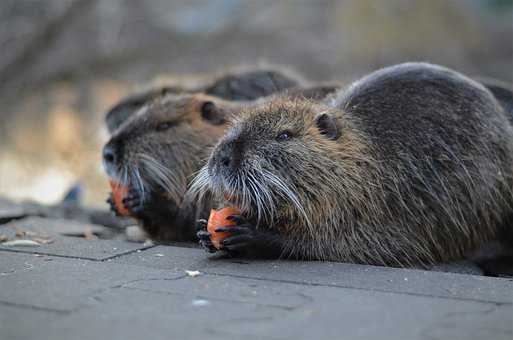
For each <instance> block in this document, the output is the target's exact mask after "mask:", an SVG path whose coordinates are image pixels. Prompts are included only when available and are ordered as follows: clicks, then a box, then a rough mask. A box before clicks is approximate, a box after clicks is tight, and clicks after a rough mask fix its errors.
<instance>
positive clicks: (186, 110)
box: [106, 79, 335, 242]
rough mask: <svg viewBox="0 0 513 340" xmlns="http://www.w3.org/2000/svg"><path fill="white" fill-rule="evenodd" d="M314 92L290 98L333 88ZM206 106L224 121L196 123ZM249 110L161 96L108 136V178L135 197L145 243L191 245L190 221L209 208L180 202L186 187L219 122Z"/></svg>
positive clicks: (205, 98)
mask: <svg viewBox="0 0 513 340" xmlns="http://www.w3.org/2000/svg"><path fill="white" fill-rule="evenodd" d="M245 81H246V82H247V81H248V79H245ZM316 89H317V87H308V88H305V89H304V91H305V94H304V95H303V90H302V89H301V90H300V89H295V90H294V91H293V93H291V94H290V96H292V95H293V96H295V97H303V96H306V97H310V96H311V97H316V98H317V97H318V98H321V97H323V96H324V94H328V93H332V92H334V90H335V87H330V88H328V87H327V86H324V85H322V86H319V87H318V91H316ZM232 90H233V89H232ZM282 95H284V96H285V95H286V96H288V95H289V94H288V92H284V93H283V94H282ZM207 102H211V103H214V104H215V106H216V108H217V109H218V110H219V111H220V112H222V114H223V115H225V116H226V117H224V118H223V121H220V122H216V124H213V123H212V122H209V121H208V120H205V119H204V118H203V117H202V115H201V106H202V105H203V104H205V103H207ZM254 104H255V103H254V102H243V101H239V102H234V101H226V100H223V99H220V98H217V97H213V96H210V95H206V94H201V93H197V94H189V93H182V94H167V95H164V96H162V97H161V98H157V99H153V100H152V101H151V102H150V103H149V104H147V105H145V106H143V108H141V109H139V111H138V112H137V113H135V114H133V115H132V116H130V117H129V118H128V119H127V120H126V122H124V123H122V124H121V125H120V126H119V127H118V128H117V130H116V131H115V132H114V133H113V135H112V137H111V139H110V141H109V142H108V144H107V146H109V147H110V146H112V147H115V148H116V149H117V150H119V153H120V154H121V156H122V158H121V159H120V160H119V161H118V162H117V163H118V166H117V167H118V169H114V170H110V177H112V178H114V179H118V180H119V181H121V182H122V183H123V184H124V185H127V186H128V187H129V188H132V191H135V194H134V195H135V196H136V198H135V199H132V198H130V202H131V203H132V204H133V205H135V207H133V208H135V209H136V210H137V213H136V214H135V217H136V218H137V219H139V220H140V221H141V225H142V227H143V229H144V230H145V231H146V232H147V234H148V235H149V236H150V238H151V239H153V240H155V241H158V242H169V241H192V240H194V239H195V227H194V225H195V220H196V219H197V218H200V217H201V218H206V217H208V213H209V211H210V203H209V201H208V200H205V201H203V204H198V203H197V202H194V201H186V200H184V196H185V193H186V188H187V185H188V183H189V181H190V180H191V178H192V177H193V176H194V174H195V173H196V172H197V171H198V170H199V169H200V168H201V166H202V165H203V164H204V163H205V162H206V160H207V159H208V155H209V153H210V150H211V148H212V147H213V145H214V144H215V142H217V140H218V139H219V138H220V137H221V136H222V134H223V133H224V131H225V129H226V127H227V126H226V124H224V120H227V119H228V116H231V115H233V114H235V113H236V112H238V111H239V110H240V109H241V108H242V107H244V106H248V105H254ZM165 122H167V123H170V125H171V126H170V127H169V129H167V130H166V131H157V129H158V126H159V124H161V123H165ZM106 168H108V166H106ZM129 210H133V209H129Z"/></svg>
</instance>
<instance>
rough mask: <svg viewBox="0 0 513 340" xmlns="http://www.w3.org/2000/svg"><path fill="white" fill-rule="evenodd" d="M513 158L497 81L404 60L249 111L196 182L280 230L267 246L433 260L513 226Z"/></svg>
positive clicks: (373, 258) (387, 260)
mask: <svg viewBox="0 0 513 340" xmlns="http://www.w3.org/2000/svg"><path fill="white" fill-rule="evenodd" d="M318 117H321V118H326V119H325V120H321V119H319V118H318ZM284 133H285V134H284ZM289 135H290V136H292V137H290V136H289ZM281 136H288V138H286V139H284V140H282V139H280V138H282V137H281ZM283 138H285V137H283ZM512 168H513V129H512V127H511V125H510V124H509V123H508V120H507V117H506V115H505V112H504V110H503V109H502V107H501V106H500V105H499V104H498V103H497V101H496V99H495V98H494V97H493V96H492V95H491V93H490V92H489V91H488V90H487V89H485V88H484V87H483V86H482V85H480V84H478V83H476V82H474V81H472V80H470V79H468V78H466V77H464V76H463V75H461V74H459V73H456V72H454V71H451V70H448V69H445V68H442V67H439V66H435V65H429V64H423V63H407V64H401V65H397V66H393V67H390V68H386V69H383V70H379V71H377V72H374V73H372V74H370V75H369V76H367V77H365V78H363V79H362V80H360V81H358V82H355V83H354V84H353V85H352V86H350V87H349V88H348V89H345V90H342V91H341V92H340V93H339V95H338V98H337V99H336V101H335V104H334V105H333V106H331V105H330V106H328V105H321V104H318V103H313V102H309V101H304V100H292V101H290V100H275V101H273V102H270V103H264V104H263V105H261V106H259V107H255V108H250V109H247V110H245V111H244V112H243V113H242V114H241V115H239V116H238V117H237V118H236V119H235V121H234V123H233V126H232V128H231V129H230V130H229V131H228V132H227V134H226V135H225V136H224V137H223V138H222V139H221V141H220V142H219V143H218V145H217V146H216V148H215V149H214V151H213V153H212V155H211V157H210V160H209V163H208V166H207V167H205V168H204V169H203V171H202V172H201V173H200V174H199V176H198V177H197V179H196V182H195V185H193V188H192V190H193V192H194V191H196V190H199V191H202V190H205V189H209V190H210V191H212V192H213V193H214V194H215V195H216V196H218V197H229V198H230V204H235V205H237V206H239V207H240V208H241V210H242V212H243V214H244V215H245V216H246V217H248V218H249V219H250V220H252V221H254V223H255V225H256V229H257V230H258V231H260V232H262V233H271V235H274V236H268V235H267V236H266V237H267V240H272V242H267V243H269V244H270V246H267V247H266V246H264V247H262V244H260V245H259V246H260V248H259V250H260V254H259V255H260V256H265V254H266V253H276V252H275V251H276V250H279V251H278V252H277V253H278V254H281V256H284V257H294V258H302V259H317V260H335V261H347V262H358V263H370V264H384V265H392V266H412V265H418V264H424V265H427V264H431V263H436V262H445V261H451V260H457V259H461V258H462V257H464V256H465V254H466V253H467V252H469V251H472V250H474V249H476V248H477V247H478V246H480V245H482V244H484V243H485V242H487V241H490V240H492V239H495V238H497V237H498V235H499V232H500V230H501V228H504V227H506V228H510V226H509V224H508V221H509V220H508V219H509V218H510V217H511V213H512V211H513V204H512V202H513V198H512V188H513V178H512V177H513V174H512V172H511V169H512Z"/></svg>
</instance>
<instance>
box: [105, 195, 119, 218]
mask: <svg viewBox="0 0 513 340" xmlns="http://www.w3.org/2000/svg"><path fill="white" fill-rule="evenodd" d="M105 202H107V203H108V204H109V209H110V211H112V212H113V213H114V214H115V215H116V216H121V214H120V213H119V211H118V208H117V207H116V202H115V201H114V194H113V193H112V192H111V193H109V197H108V198H107V200H106V201H105Z"/></svg>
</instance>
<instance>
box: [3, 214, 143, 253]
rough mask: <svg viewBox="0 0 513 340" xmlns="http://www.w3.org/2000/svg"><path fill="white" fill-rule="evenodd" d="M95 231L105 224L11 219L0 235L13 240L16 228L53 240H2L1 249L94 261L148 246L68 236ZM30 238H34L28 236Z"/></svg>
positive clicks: (31, 218) (37, 218)
mask: <svg viewBox="0 0 513 340" xmlns="http://www.w3.org/2000/svg"><path fill="white" fill-rule="evenodd" d="M88 228H89V229H90V230H91V231H92V232H101V230H103V227H101V226H97V225H93V224H87V223H82V222H76V221H70V220H63V219H47V218H40V217H28V218H24V219H20V220H16V221H11V222H9V223H7V224H4V225H1V226H0V234H3V235H6V236H8V237H9V238H10V239H13V238H14V236H15V231H16V229H18V230H23V231H30V232H33V233H36V234H37V235H43V236H45V237H43V238H49V239H52V240H53V242H52V243H49V244H42V245H40V246H31V247H27V246H5V245H2V243H0V251H2V250H5V251H17V252H24V253H39V254H50V255H56V256H65V257H76V258H83V259H91V260H105V259H108V258H111V257H113V256H117V255H120V254H124V253H127V252H131V251H135V250H137V249H145V248H147V247H146V246H144V245H143V244H140V243H130V242H124V241H121V240H102V239H98V240H86V239H85V238H83V237H66V236H63V234H66V235H80V234H83V232H84V231H85V230H86V229H88ZM27 238H31V237H27Z"/></svg>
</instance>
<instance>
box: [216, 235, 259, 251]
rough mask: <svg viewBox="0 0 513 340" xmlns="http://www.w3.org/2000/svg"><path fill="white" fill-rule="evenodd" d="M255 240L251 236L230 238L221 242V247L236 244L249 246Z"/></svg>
mask: <svg viewBox="0 0 513 340" xmlns="http://www.w3.org/2000/svg"><path fill="white" fill-rule="evenodd" d="M252 240H253V237H252V236H250V235H240V236H230V237H227V238H225V239H223V240H222V241H221V246H222V247H223V248H224V247H228V246H232V245H236V244H243V243H244V244H247V243H249V242H251V241H252Z"/></svg>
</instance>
